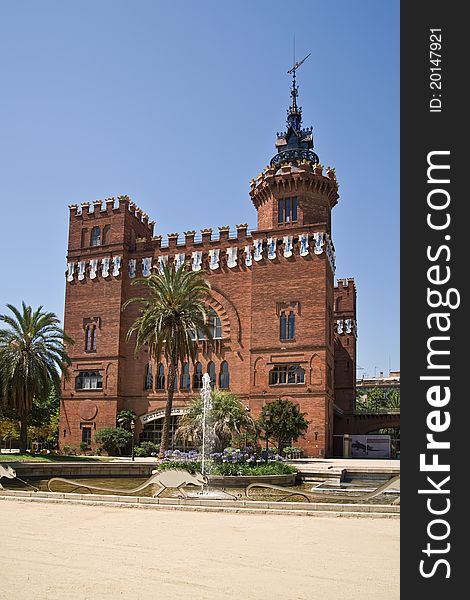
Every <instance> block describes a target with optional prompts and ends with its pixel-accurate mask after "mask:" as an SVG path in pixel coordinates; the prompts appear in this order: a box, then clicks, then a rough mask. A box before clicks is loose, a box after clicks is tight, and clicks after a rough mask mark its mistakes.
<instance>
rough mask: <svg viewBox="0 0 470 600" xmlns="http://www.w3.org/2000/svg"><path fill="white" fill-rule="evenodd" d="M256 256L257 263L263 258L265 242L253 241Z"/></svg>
mask: <svg viewBox="0 0 470 600" xmlns="http://www.w3.org/2000/svg"><path fill="white" fill-rule="evenodd" d="M253 248H254V256H253V258H254V259H255V261H256V262H258V261H259V260H262V258H263V240H253Z"/></svg>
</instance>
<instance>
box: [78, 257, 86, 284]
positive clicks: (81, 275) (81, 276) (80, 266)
mask: <svg viewBox="0 0 470 600" xmlns="http://www.w3.org/2000/svg"><path fill="white" fill-rule="evenodd" d="M85 267H86V262H85V261H84V260H81V261H80V262H79V263H78V280H79V281H83V280H84V279H85Z"/></svg>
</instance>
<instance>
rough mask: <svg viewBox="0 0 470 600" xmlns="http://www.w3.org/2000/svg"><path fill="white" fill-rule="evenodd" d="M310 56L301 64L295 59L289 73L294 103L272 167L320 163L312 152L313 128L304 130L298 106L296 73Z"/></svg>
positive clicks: (279, 136)
mask: <svg viewBox="0 0 470 600" xmlns="http://www.w3.org/2000/svg"><path fill="white" fill-rule="evenodd" d="M309 56H310V54H308V55H307V56H306V57H305V58H303V59H302V60H301V61H299V62H295V59H294V66H293V67H292V69H289V71H287V73H288V74H289V75H292V87H291V91H290V95H291V98H292V102H291V105H290V107H289V108H288V109H287V131H285V132H283V133H278V134H277V141H276V149H277V151H278V153H277V154H276V155H275V156H273V158H272V159H271V166H274V165H276V164H279V163H282V162H297V161H301V160H309V161H311V162H313V163H319V162H320V160H319V158H318V156H317V155H316V154H315V152H312V150H311V148H313V135H312V131H313V128H312V127H307V128H305V129H302V108H301V107H300V106H298V105H297V97H298V95H299V88H298V86H297V82H296V71H297V69H298V68H299V67H300V65H301V64H302V63H303V62H305V61H306V60H307V58H308V57H309Z"/></svg>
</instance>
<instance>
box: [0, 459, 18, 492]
mask: <svg viewBox="0 0 470 600" xmlns="http://www.w3.org/2000/svg"><path fill="white" fill-rule="evenodd" d="M3 477H5V478H6V479H15V477H16V471H15V470H14V469H12V468H11V467H9V466H8V465H7V466H5V465H0V479H2V478H3ZM0 490H3V485H2V483H1V481H0Z"/></svg>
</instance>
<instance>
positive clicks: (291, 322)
mask: <svg viewBox="0 0 470 600" xmlns="http://www.w3.org/2000/svg"><path fill="white" fill-rule="evenodd" d="M294 338H295V314H294V312H293V311H292V310H291V311H290V313H289V317H288V318H287V339H288V340H293V339H294Z"/></svg>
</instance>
